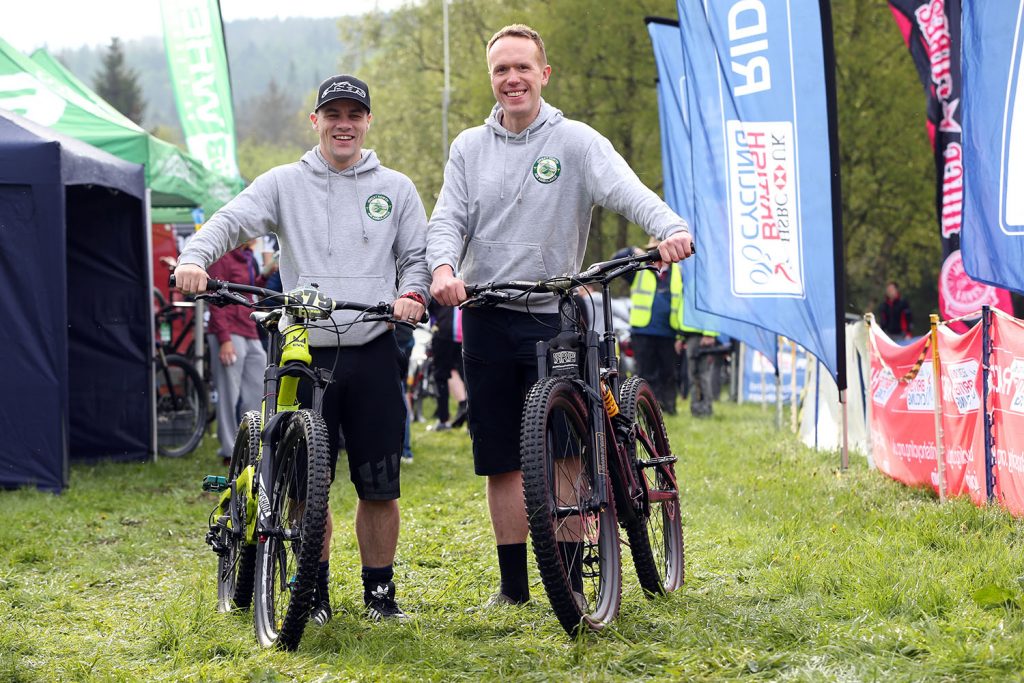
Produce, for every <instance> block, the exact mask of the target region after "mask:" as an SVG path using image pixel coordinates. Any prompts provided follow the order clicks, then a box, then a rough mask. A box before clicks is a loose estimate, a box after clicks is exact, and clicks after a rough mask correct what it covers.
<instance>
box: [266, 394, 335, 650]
mask: <svg viewBox="0 0 1024 683" xmlns="http://www.w3.org/2000/svg"><path fill="white" fill-rule="evenodd" d="M261 466H263V465H262V464H261ZM330 477H331V469H330V457H329V456H328V447H327V426H326V425H325V424H324V420H323V418H322V417H321V416H320V415H319V414H318V413H316V412H314V411H312V410H300V411H297V412H296V413H295V415H294V416H293V417H292V418H291V421H290V422H289V424H288V427H287V428H286V429H285V432H284V436H283V437H282V438H281V442H280V443H279V445H278V446H277V448H276V449H275V452H274V462H273V476H272V478H271V479H272V482H273V483H272V485H271V489H270V490H269V491H265V492H264V491H260V492H259V493H258V496H259V499H260V500H263V496H264V495H266V496H267V498H268V501H269V507H270V523H269V527H268V528H266V529H259V530H257V532H258V533H260V534H261V535H260V539H259V544H258V545H257V550H256V615H255V617H256V619H255V620H256V638H257V640H258V641H259V643H260V645H262V646H263V647H270V646H272V645H275V644H276V645H280V646H281V647H283V648H285V649H288V650H294V649H295V648H297V647H298V646H299V640H300V639H301V638H302V631H303V630H304V629H305V627H306V620H307V618H308V617H309V610H310V608H311V607H312V602H313V592H314V589H315V587H316V577H317V568H318V565H319V563H320V548H321V546H322V545H323V539H324V530H325V528H326V524H327V494H328V489H329V488H330ZM260 506H261V507H262V506H263V503H261V504H260Z"/></svg>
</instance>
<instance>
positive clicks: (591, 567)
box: [520, 377, 622, 635]
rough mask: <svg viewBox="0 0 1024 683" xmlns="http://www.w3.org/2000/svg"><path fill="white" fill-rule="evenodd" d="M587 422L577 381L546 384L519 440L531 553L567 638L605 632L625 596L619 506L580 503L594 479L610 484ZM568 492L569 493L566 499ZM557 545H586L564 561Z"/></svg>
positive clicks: (537, 391) (527, 412) (537, 390)
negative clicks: (595, 507) (598, 466)
mask: <svg viewBox="0 0 1024 683" xmlns="http://www.w3.org/2000/svg"><path fill="white" fill-rule="evenodd" d="M587 415H588V411H587V406H586V404H585V402H584V400H583V395H582V392H581V390H580V389H579V388H577V387H576V386H575V385H574V384H573V383H572V381H570V380H568V379H564V378H556V377H549V378H545V379H542V380H540V381H538V382H537V383H536V384H535V385H534V386H533V388H532V389H531V390H530V393H529V395H528V396H527V398H526V404H525V405H524V407H523V420H522V433H521V435H520V439H521V441H520V443H521V455H522V470H523V490H524V494H525V499H526V515H527V519H528V521H529V526H530V536H531V538H532V542H533V551H534V555H535V557H536V560H537V565H538V568H539V569H540V575H541V579H542V580H543V582H544V589H545V591H546V592H547V595H548V599H549V600H550V601H551V607H552V609H553V610H554V612H555V615H556V616H557V617H558V621H559V623H560V624H561V625H562V628H564V629H565V631H566V632H567V633H569V634H570V635H576V634H577V633H578V632H579V631H580V630H591V631H600V630H602V629H603V628H604V627H605V626H606V625H607V624H608V623H609V622H610V621H611V620H612V619H614V618H615V615H616V614H617V613H618V609H619V603H620V600H621V591H622V571H621V556H620V550H619V538H618V529H617V527H616V519H615V502H614V500H613V499H611V498H612V496H611V495H610V489H609V498H610V500H609V501H608V504H607V506H606V507H605V508H604V509H603V510H600V511H589V510H585V509H581V508H582V507H585V506H580V505H579V504H578V503H579V501H580V494H582V495H583V497H587V496H588V495H590V494H591V492H592V490H593V484H594V482H595V481H596V477H597V476H603V477H604V478H605V481H606V482H607V481H608V475H607V473H605V474H603V475H597V474H596V473H595V462H594V461H595V458H594V457H592V456H593V454H592V453H591V446H590V433H589V431H590V425H589V422H588V418H587ZM577 456H579V457H577ZM560 481H561V482H562V485H561V486H559V482H560ZM570 483H571V487H570ZM608 486H610V483H608ZM570 488H571V490H572V494H571V495H566V494H567V491H568V490H569V489H570ZM558 507H561V508H562V509H563V511H565V510H567V509H569V508H575V513H572V514H563V515H562V517H561V518H559V515H558V514H557V513H556V512H557V508H558ZM574 527H578V528H574ZM581 530H582V531H581ZM580 539H582V541H581V540H580ZM559 541H577V542H580V543H582V556H581V557H580V558H579V559H576V560H574V559H571V557H569V556H568V555H569V553H570V551H568V550H566V551H565V554H566V555H567V557H563V551H562V550H560V549H559ZM573 567H575V568H577V569H578V570H579V574H578V576H579V577H580V578H577V579H576V580H577V581H578V587H581V588H582V589H583V590H582V591H577V592H578V593H582V594H583V596H584V598H585V599H586V603H585V604H580V603H579V602H578V601H577V598H576V596H574V591H573V581H574V577H573V576H572V574H573V573H574V572H573V571H572V568H573Z"/></svg>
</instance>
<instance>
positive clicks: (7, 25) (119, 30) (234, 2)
mask: <svg viewBox="0 0 1024 683" xmlns="http://www.w3.org/2000/svg"><path fill="white" fill-rule="evenodd" d="M409 1H410V0H338V1H337V2H330V1H328V2H319V3H307V2H295V1H294V0H290V1H289V0H220V7H221V15H222V16H223V17H224V21H226V22H227V21H233V20H235V19H272V18H274V17H280V18H285V17H336V16H341V15H346V14H348V15H351V14H361V13H363V12H367V11H370V10H373V9H374V8H379V9H381V10H384V11H387V10H390V9H394V8H396V7H400V6H402V5H404V4H408V2H409ZM2 4H3V5H4V7H3V19H0V37H2V38H3V39H4V40H6V41H7V42H8V43H10V44H11V45H13V46H14V47H16V48H17V49H18V50H19V51H21V52H23V53H26V54H27V53H30V52H32V51H33V50H35V49H36V48H39V47H46V48H49V49H50V50H63V49H67V48H75V47H81V46H83V45H93V46H95V45H108V44H109V43H110V39H111V37H113V36H117V37H118V38H120V39H121V40H122V41H128V40H136V39H138V38H144V37H147V36H156V37H160V36H162V35H163V33H162V31H163V27H162V26H161V23H160V0H29V2H24V1H22V0H4V2H3V3H2ZM15 8H17V9H15Z"/></svg>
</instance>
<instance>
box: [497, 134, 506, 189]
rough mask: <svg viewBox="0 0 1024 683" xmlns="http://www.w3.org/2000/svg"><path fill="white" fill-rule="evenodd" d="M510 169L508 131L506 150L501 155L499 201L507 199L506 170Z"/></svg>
mask: <svg viewBox="0 0 1024 683" xmlns="http://www.w3.org/2000/svg"><path fill="white" fill-rule="evenodd" d="M507 167H508V130H507V129H506V130H505V148H504V149H503V150H502V155H501V193H500V194H499V196H498V199H504V198H505V169H506V168H507Z"/></svg>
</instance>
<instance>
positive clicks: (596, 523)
mask: <svg viewBox="0 0 1024 683" xmlns="http://www.w3.org/2000/svg"><path fill="white" fill-rule="evenodd" d="M659 258H660V257H659V256H658V252H657V250H653V251H651V252H648V253H646V254H640V255H632V256H627V257H624V258H620V259H614V260H611V261H606V262H603V263H597V264H595V265H593V266H591V267H590V268H588V269H587V270H585V271H583V272H581V273H576V274H575V275H567V276H560V277H555V278H550V279H547V280H542V281H538V282H522V281H511V282H499V283H489V284H485V285H476V286H473V285H468V286H467V287H466V293H467V294H468V295H469V297H470V298H469V299H468V300H467V301H466V302H464V303H463V306H466V305H470V306H474V305H485V306H486V305H498V304H501V303H504V302H509V301H515V300H519V299H524V298H525V300H526V302H527V304H529V299H528V298H526V297H529V296H530V295H534V294H540V293H548V294H554V295H556V296H557V297H558V304H559V313H560V327H559V329H558V330H553V332H557V334H554V335H553V338H552V339H551V340H550V341H547V342H538V344H537V371H538V378H539V379H538V380H537V382H536V384H534V385H533V387H532V388H531V389H530V391H529V393H528V395H527V398H526V403H525V405H524V407H523V416H522V431H521V435H520V440H521V446H520V453H521V457H522V471H523V489H524V496H525V499H526V513H527V517H528V521H529V527H530V536H531V539H532V544H533V550H534V555H535V556H536V560H537V565H538V568H539V570H540V575H541V579H542V580H543V583H544V590H545V591H546V593H547V595H548V599H549V600H550V602H551V607H552V609H553V610H554V612H555V615H556V616H557V617H558V621H559V622H560V623H561V625H562V627H563V628H564V629H565V630H566V632H568V633H569V634H570V635H575V634H577V633H578V632H579V631H580V630H591V631H600V630H602V629H603V628H604V627H605V626H606V625H607V624H608V623H609V622H611V620H612V619H614V618H615V616H616V614H617V613H618V610H619V605H620V602H621V590H622V569H621V554H620V545H619V534H618V528H617V525H618V526H621V527H622V528H623V529H624V530H625V532H626V536H627V539H628V545H629V548H630V551H631V553H632V556H633V564H634V565H635V567H636V571H637V577H638V579H639V583H640V586H641V587H642V589H643V590H644V592H645V594H646V595H647V596H649V597H653V596H658V595H664V594H666V593H668V592H671V591H674V590H676V589H677V588H679V587H680V586H681V585H682V584H683V580H684V572H685V569H684V546H683V528H682V518H681V514H680V513H681V511H680V501H679V489H678V486H677V484H676V474H675V463H676V460H677V458H676V456H675V455H673V454H672V451H671V448H670V446H669V440H668V434H667V433H666V431H665V423H664V420H663V418H662V414H661V408H660V407H659V405H658V402H657V400H656V399H655V397H654V393H653V392H652V391H651V388H650V386H649V385H648V383H647V381H646V380H644V379H643V378H641V377H631V378H629V379H628V380H626V381H625V382H624V383H622V384H621V386H620V382H619V370H618V358H617V356H616V353H615V334H614V331H613V329H614V328H613V325H612V313H611V305H610V298H611V297H609V296H604V297H603V314H604V321H605V329H606V330H608V331H607V332H605V333H604V334H603V335H598V333H597V332H595V331H594V330H593V329H590V328H588V326H587V325H586V323H585V318H584V316H582V315H581V311H580V310H579V302H578V301H577V300H575V299H574V297H573V291H574V290H575V289H577V288H578V287H581V286H583V285H598V286H600V287H602V288H603V290H604V291H607V285H608V284H609V283H610V282H611V281H612V280H614V279H615V278H618V277H621V276H623V275H627V274H630V273H635V272H636V271H638V270H641V269H643V268H646V267H649V264H650V263H651V262H653V261H656V260H658V259H659Z"/></svg>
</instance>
